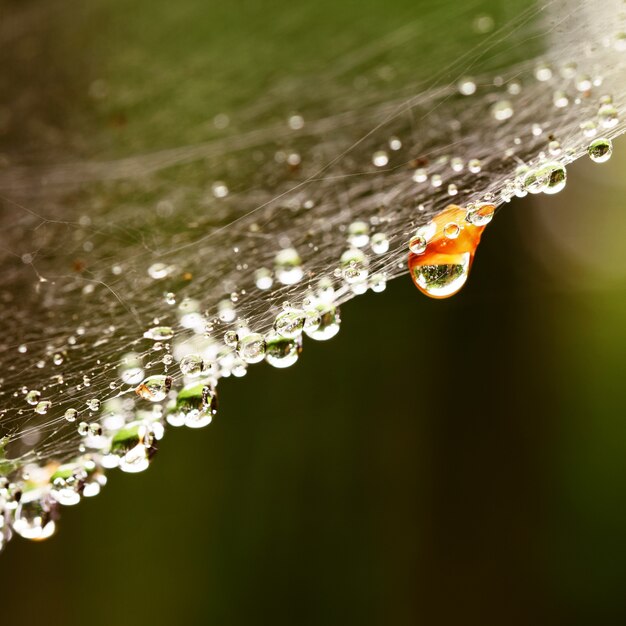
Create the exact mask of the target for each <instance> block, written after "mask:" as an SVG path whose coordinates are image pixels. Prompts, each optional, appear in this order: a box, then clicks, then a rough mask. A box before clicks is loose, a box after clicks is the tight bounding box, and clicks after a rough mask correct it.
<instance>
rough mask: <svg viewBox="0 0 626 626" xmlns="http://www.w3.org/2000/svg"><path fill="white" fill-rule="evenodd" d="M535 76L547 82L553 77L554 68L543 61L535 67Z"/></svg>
mask: <svg viewBox="0 0 626 626" xmlns="http://www.w3.org/2000/svg"><path fill="white" fill-rule="evenodd" d="M535 78H536V79H537V80H538V81H541V82H546V81H548V80H550V79H551V78H552V69H551V68H550V66H549V65H547V64H546V63H541V64H539V65H537V67H535Z"/></svg>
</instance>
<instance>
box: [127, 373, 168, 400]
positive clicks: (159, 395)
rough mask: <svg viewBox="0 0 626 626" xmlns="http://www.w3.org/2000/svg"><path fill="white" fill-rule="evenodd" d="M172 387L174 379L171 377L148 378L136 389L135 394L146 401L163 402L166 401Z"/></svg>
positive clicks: (157, 376)
mask: <svg viewBox="0 0 626 626" xmlns="http://www.w3.org/2000/svg"><path fill="white" fill-rule="evenodd" d="M171 386H172V379H171V377H170V376H163V375H156V376H148V378H145V379H144V381H143V382H142V383H141V385H139V386H138V387H137V389H135V393H136V394H137V395H138V396H139V397H140V398H143V399H144V400H149V401H150V402H161V400H165V398H166V396H167V394H168V393H169V390H170V388H171Z"/></svg>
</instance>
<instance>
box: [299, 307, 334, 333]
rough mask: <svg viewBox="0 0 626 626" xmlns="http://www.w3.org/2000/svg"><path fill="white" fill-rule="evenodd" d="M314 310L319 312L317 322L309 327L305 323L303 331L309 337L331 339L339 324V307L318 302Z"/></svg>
mask: <svg viewBox="0 0 626 626" xmlns="http://www.w3.org/2000/svg"><path fill="white" fill-rule="evenodd" d="M316 310H317V312H318V313H319V324H318V325H317V326H312V327H309V328H307V327H306V325H305V328H304V332H305V333H306V335H307V336H309V337H311V339H316V340H318V341H326V340H328V339H331V338H332V337H334V336H335V335H336V334H337V333H338V332H339V326H340V324H341V318H340V316H339V308H337V307H335V306H332V305H330V304H318V305H317V307H316Z"/></svg>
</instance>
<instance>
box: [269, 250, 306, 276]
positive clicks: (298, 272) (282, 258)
mask: <svg viewBox="0 0 626 626" xmlns="http://www.w3.org/2000/svg"><path fill="white" fill-rule="evenodd" d="M274 272H275V274H276V278H277V279H278V281H279V282H281V283H282V284H283V285H295V284H296V283H297V282H299V281H300V280H301V279H302V277H303V275H304V273H303V271H302V260H301V259H300V255H299V254H298V253H297V252H296V250H295V249H294V248H284V249H283V250H281V251H280V252H279V253H278V254H277V255H276V257H275V258H274Z"/></svg>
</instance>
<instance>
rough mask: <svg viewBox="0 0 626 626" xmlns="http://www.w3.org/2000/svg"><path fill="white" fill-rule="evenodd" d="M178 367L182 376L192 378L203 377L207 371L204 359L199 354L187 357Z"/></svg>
mask: <svg viewBox="0 0 626 626" xmlns="http://www.w3.org/2000/svg"><path fill="white" fill-rule="evenodd" d="M178 365H179V367H180V371H181V372H182V374H183V375H184V376H189V377H190V378H197V377H198V376H201V375H202V373H203V372H204V370H205V363H204V359H203V358H202V357H201V356H200V355H198V354H187V355H185V356H184V357H183V358H182V359H181V360H180V363H179V364H178Z"/></svg>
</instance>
